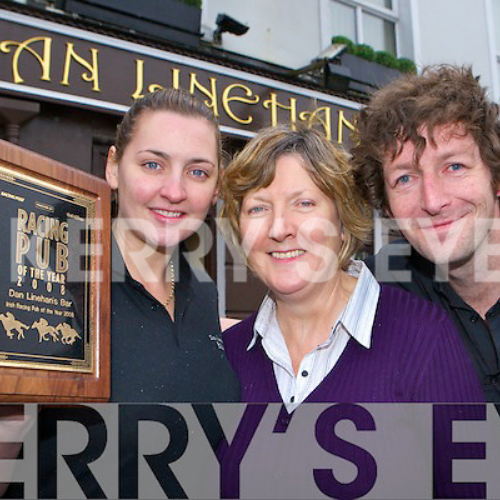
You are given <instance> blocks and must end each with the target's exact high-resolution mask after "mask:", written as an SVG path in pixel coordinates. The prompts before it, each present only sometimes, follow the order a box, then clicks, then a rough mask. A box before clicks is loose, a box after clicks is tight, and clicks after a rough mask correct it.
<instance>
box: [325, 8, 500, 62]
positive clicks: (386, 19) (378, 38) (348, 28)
mask: <svg viewBox="0 0 500 500" xmlns="http://www.w3.org/2000/svg"><path fill="white" fill-rule="evenodd" d="M499 1H500V0H499ZM330 19H331V21H330V29H331V30H332V36H335V35H343V36H346V37H348V38H350V39H351V40H352V41H353V42H355V43H366V44H368V45H370V46H371V47H373V48H374V49H375V50H385V51H386V52H390V53H391V54H394V55H397V52H398V51H397V44H396V24H397V21H398V14H397V0H330Z"/></svg>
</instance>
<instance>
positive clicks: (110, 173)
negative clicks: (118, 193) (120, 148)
mask: <svg viewBox="0 0 500 500" xmlns="http://www.w3.org/2000/svg"><path fill="white" fill-rule="evenodd" d="M106 180H107V181H108V184H109V186H110V187H111V189H118V162H117V161H116V147H115V146H111V147H110V148H109V151H108V159H107V161H106Z"/></svg>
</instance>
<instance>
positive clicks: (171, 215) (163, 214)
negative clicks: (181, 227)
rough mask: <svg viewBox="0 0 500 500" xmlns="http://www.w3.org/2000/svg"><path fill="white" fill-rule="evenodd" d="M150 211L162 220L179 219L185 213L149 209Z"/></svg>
mask: <svg viewBox="0 0 500 500" xmlns="http://www.w3.org/2000/svg"><path fill="white" fill-rule="evenodd" d="M150 210H151V212H153V213H154V214H155V215H159V216H160V217H161V218H164V219H180V218H182V217H184V215H185V212H181V211H179V210H165V209H161V208H151V209H150Z"/></svg>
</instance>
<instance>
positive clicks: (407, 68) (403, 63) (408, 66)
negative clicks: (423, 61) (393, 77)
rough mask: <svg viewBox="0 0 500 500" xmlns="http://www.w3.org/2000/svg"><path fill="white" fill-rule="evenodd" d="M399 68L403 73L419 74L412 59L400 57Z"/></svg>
mask: <svg viewBox="0 0 500 500" xmlns="http://www.w3.org/2000/svg"><path fill="white" fill-rule="evenodd" d="M397 63H398V65H397V68H396V69H398V70H399V71H401V73H414V74H416V73H417V66H416V65H415V63H414V62H413V61H412V60H411V59H406V58H404V57H400V58H399V59H398V60H397Z"/></svg>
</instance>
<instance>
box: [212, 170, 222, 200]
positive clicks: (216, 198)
mask: <svg viewBox="0 0 500 500" xmlns="http://www.w3.org/2000/svg"><path fill="white" fill-rule="evenodd" d="M218 174H219V175H218V178H217V186H216V187H215V192H214V195H213V196H212V205H215V204H216V203H217V200H218V199H219V193H220V188H221V185H222V176H223V175H224V169H223V168H222V166H221V165H219V169H218Z"/></svg>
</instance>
